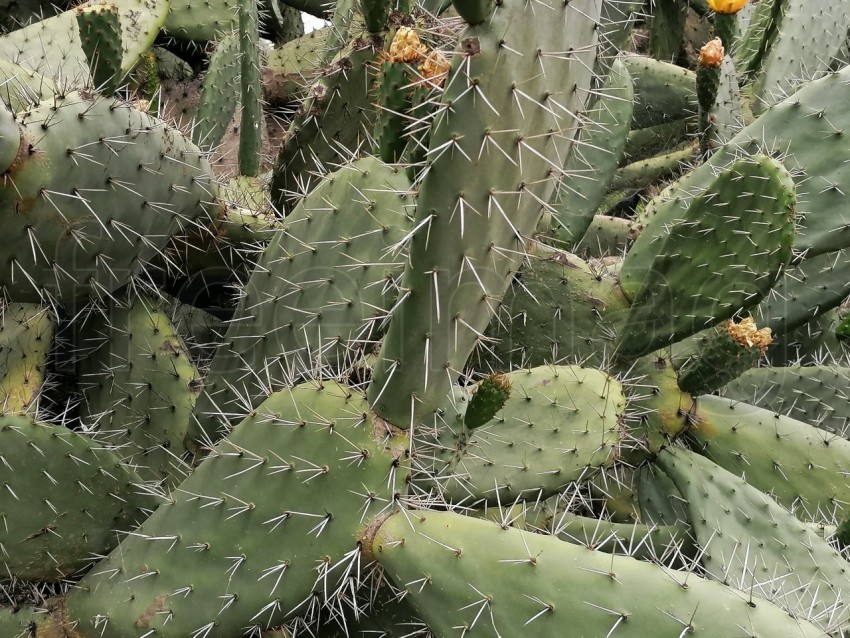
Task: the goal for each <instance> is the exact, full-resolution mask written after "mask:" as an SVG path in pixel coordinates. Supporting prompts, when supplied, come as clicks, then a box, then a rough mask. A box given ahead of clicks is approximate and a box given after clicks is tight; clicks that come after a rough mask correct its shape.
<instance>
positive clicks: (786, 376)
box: [723, 365, 850, 438]
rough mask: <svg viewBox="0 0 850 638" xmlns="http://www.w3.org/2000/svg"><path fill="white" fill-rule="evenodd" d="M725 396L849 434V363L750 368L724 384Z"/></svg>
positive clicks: (845, 434) (844, 434)
mask: <svg viewBox="0 0 850 638" xmlns="http://www.w3.org/2000/svg"><path fill="white" fill-rule="evenodd" d="M723 396H725V397H726V398H728V399H732V400H735V401H743V402H745V403H749V404H751V405H755V406H758V407H760V408H764V409H766V410H770V411H771V412H776V413H778V414H785V415H787V416H789V417H791V418H793V419H797V420H798V421H804V422H805V423H808V424H809V425H814V426H817V427H818V428H820V429H822V430H826V431H827V432H832V433H834V434H836V435H838V436H841V437H844V438H848V437H850V369H848V368H846V367H842V366H836V365H817V366H788V367H782V368H757V369H755V370H748V371H747V372H745V373H744V374H743V375H741V376H740V377H739V378H737V379H735V380H734V381H732V382H731V383H729V384H728V385H727V386H726V387H725V388H724V390H723Z"/></svg>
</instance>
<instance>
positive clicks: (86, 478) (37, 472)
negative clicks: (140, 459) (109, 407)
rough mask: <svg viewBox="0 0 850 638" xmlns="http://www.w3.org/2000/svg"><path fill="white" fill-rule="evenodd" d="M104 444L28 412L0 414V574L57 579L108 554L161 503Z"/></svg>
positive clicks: (136, 475) (26, 577)
mask: <svg viewBox="0 0 850 638" xmlns="http://www.w3.org/2000/svg"><path fill="white" fill-rule="evenodd" d="M139 483H141V479H140V478H139V476H138V474H136V473H135V472H134V471H133V470H132V469H131V468H130V467H129V466H127V465H125V464H123V463H121V461H120V460H119V458H118V456H117V455H116V454H114V453H113V452H111V451H109V450H108V449H107V448H105V447H104V445H103V444H101V443H97V442H95V441H94V440H92V439H90V438H88V437H86V436H83V435H81V434H77V433H76V432H72V431H71V430H69V429H67V428H65V427H63V426H56V425H49V424H45V423H38V422H36V421H33V420H32V419H31V418H30V417H27V416H10V415H5V416H2V417H0V484H2V485H3V486H4V494H3V496H2V501H0V502H2V507H0V509H2V513H0V518H2V525H0V547H2V548H3V555H2V558H0V563H2V566H3V576H2V578H3V579H5V578H7V577H12V578H19V579H24V580H43V581H56V580H59V579H61V578H63V577H65V576H68V575H70V574H72V573H74V572H76V571H77V570H79V569H81V568H82V567H84V566H85V565H86V564H87V563H88V562H89V561H90V560H91V559H92V556H97V555H103V554H104V553H105V552H107V551H109V550H110V549H111V548H113V547H115V546H116V545H117V544H118V541H119V540H120V538H119V536H118V533H119V532H121V531H129V530H130V529H132V528H133V527H134V526H135V525H136V524H138V523H139V522H141V521H142V520H144V518H145V516H146V514H147V513H146V512H145V511H144V509H143V508H153V507H155V506H156V502H155V501H154V500H153V499H151V498H150V497H147V496H144V495H142V494H141V492H140V490H139V488H138V487H137V485H138V484H139Z"/></svg>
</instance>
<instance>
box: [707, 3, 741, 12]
mask: <svg viewBox="0 0 850 638" xmlns="http://www.w3.org/2000/svg"><path fill="white" fill-rule="evenodd" d="M745 4H747V0H708V6H709V7H711V8H712V9H713V10H714V11H716V12H717V13H738V12H739V11H740V10H741V9H743V8H744V5H745Z"/></svg>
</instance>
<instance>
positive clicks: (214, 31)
mask: <svg viewBox="0 0 850 638" xmlns="http://www.w3.org/2000/svg"><path fill="white" fill-rule="evenodd" d="M170 4H171V10H170V11H169V12H168V16H167V17H166V19H165V24H163V25H162V26H163V29H164V30H165V32H166V33H168V35H171V36H174V37H175V38H180V39H183V40H200V41H208V40H212V41H215V40H218V39H219V38H221V36H222V34H223V33H228V32H229V31H231V30H232V29H235V28H236V26H237V24H238V22H239V17H238V15H237V5H238V0H203V1H202V2H199V1H198V0H172V1H171V2H170ZM237 66H238V60H237ZM219 88H221V89H223V88H225V87H224V86H222V87H219Z"/></svg>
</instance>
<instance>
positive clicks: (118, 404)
mask: <svg viewBox="0 0 850 638" xmlns="http://www.w3.org/2000/svg"><path fill="white" fill-rule="evenodd" d="M75 336H76V345H77V351H78V352H77V356H78V357H79V359H80V363H79V365H78V369H77V373H78V377H79V379H80V382H81V385H82V387H83V393H84V395H85V402H84V404H83V409H82V415H81V417H82V419H83V422H84V423H86V424H88V425H89V426H90V427H93V428H96V429H97V433H96V438H97V439H98V440H101V441H106V442H108V443H109V444H110V445H112V446H114V447H115V448H116V453H117V454H119V455H120V456H121V458H122V459H123V460H124V461H125V462H126V463H128V464H130V465H132V466H134V467H136V468H137V469H138V472H139V474H140V475H141V476H142V477H143V478H144V479H146V480H154V481H158V482H159V481H165V482H166V483H167V484H168V485H169V486H176V485H177V484H179V483H180V482H181V481H182V480H183V478H185V475H186V474H187V473H188V472H189V468H188V466H187V465H186V464H185V461H184V459H182V458H181V457H182V456H183V455H184V453H185V452H186V449H187V442H186V433H187V431H188V429H189V422H190V419H191V414H192V408H193V407H194V405H195V398H196V396H197V394H198V392H199V391H200V389H201V380H200V378H199V375H198V373H197V370H196V369H195V367H194V366H193V365H192V363H191V361H190V360H189V357H188V352H187V349H186V346H185V344H184V343H183V340H182V339H181V338H180V337H179V336H178V335H177V334H176V332H175V328H174V326H173V325H172V323H171V321H170V320H169V317H168V315H167V314H166V313H165V312H164V311H163V310H162V309H160V308H159V305H158V303H157V300H155V299H152V298H150V297H147V296H135V295H134V296H131V297H130V298H129V299H127V300H126V301H123V302H122V303H121V304H113V305H110V306H108V307H106V308H104V309H101V310H99V311H98V310H96V311H93V312H92V314H91V316H90V317H89V318H88V319H87V321H86V322H85V325H84V327H83V328H82V329H81V330H80V331H79V332H78V333H77V334H76V335H75Z"/></svg>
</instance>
